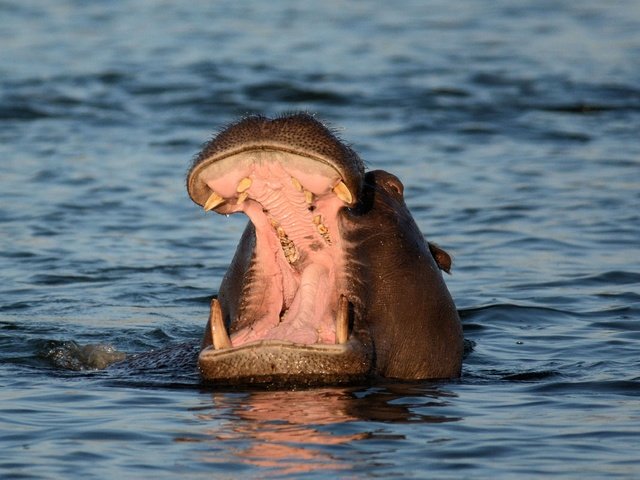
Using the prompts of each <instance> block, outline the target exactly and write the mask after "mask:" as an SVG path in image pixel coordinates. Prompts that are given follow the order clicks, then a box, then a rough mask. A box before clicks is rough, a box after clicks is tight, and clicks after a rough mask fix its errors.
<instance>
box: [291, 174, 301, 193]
mask: <svg viewBox="0 0 640 480" xmlns="http://www.w3.org/2000/svg"><path fill="white" fill-rule="evenodd" d="M291 183H292V184H293V186H294V187H295V189H296V190H298V191H299V192H301V191H302V184H301V183H300V180H298V179H297V178H295V177H291Z"/></svg>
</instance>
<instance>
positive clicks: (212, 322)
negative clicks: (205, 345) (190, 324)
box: [209, 298, 232, 350]
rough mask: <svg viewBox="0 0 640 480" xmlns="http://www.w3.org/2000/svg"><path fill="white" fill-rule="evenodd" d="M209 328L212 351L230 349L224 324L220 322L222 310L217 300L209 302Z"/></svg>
mask: <svg viewBox="0 0 640 480" xmlns="http://www.w3.org/2000/svg"><path fill="white" fill-rule="evenodd" d="M209 326H210V328H211V339H212V341H213V348H214V349H216V350H221V349H223V348H231V347H232V345H231V340H230V339H229V335H228V334H227V329H226V328H224V322H223V321H222V308H220V302H219V301H218V299H217V298H214V299H213V300H211V311H210V312H209Z"/></svg>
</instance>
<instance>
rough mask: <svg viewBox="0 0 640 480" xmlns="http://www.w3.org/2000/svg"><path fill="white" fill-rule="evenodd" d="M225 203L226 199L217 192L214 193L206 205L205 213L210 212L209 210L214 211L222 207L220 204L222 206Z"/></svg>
mask: <svg viewBox="0 0 640 480" xmlns="http://www.w3.org/2000/svg"><path fill="white" fill-rule="evenodd" d="M224 202H225V200H224V198H222V197H221V196H220V195H218V194H217V193H216V192H213V193H212V194H211V195H210V196H209V198H207V201H206V202H205V203H204V211H205V212H208V211H209V210H213V209H214V208H216V207H217V206H218V205H220V204H222V203H224Z"/></svg>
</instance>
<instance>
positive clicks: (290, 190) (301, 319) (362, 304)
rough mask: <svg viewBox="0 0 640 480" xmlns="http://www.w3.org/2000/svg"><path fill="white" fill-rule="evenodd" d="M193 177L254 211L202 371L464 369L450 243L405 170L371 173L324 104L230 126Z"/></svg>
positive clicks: (225, 201)
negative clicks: (430, 223)
mask: <svg viewBox="0 0 640 480" xmlns="http://www.w3.org/2000/svg"><path fill="white" fill-rule="evenodd" d="M273 172H275V173H273ZM298 177H299V178H298ZM230 184H231V185H230ZM247 185H250V186H249V187H248V186H247ZM187 189H188V192H189V195H190V197H191V199H192V200H193V201H194V202H195V203H196V204H198V205H200V206H205V209H206V210H213V211H215V212H216V213H220V214H229V213H235V212H242V211H244V212H245V213H247V214H248V215H249V217H250V220H251V221H250V222H249V223H248V225H247V227H246V229H245V231H244V233H243V235H242V238H241V240H240V243H239V245H238V247H237V250H236V253H235V256H234V258H233V260H232V262H231V264H230V266H229V269H228V271H227V273H226V275H225V277H224V279H223V281H222V284H221V285H220V288H219V294H218V296H217V298H214V299H213V300H212V303H211V311H210V316H209V322H208V323H207V326H206V328H205V334H204V338H203V341H202V349H201V351H200V354H199V357H198V366H199V369H200V372H201V376H202V379H203V380H204V381H205V382H208V383H212V384H219V385H227V384H333V383H344V382H354V381H360V380H364V379H367V378H375V377H386V378H395V379H402V380H418V379H443V378H454V377H458V376H459V375H460V370H461V363H462V355H463V338H462V329H461V325H460V319H459V317H458V313H457V310H456V308H455V305H454V302H453V300H452V298H451V296H450V294H449V291H448V289H447V287H446V285H445V282H444V280H443V276H442V272H441V270H445V271H447V272H448V271H449V268H450V265H451V259H450V257H449V255H448V254H447V253H446V252H445V251H444V250H442V249H440V248H439V247H437V246H435V245H434V244H430V243H427V242H426V240H425V239H424V236H423V235H422V233H421V232H420V230H419V229H418V227H417V225H416V223H415V221H414V220H413V218H412V216H411V214H410V212H409V210H408V209H407V206H406V205H405V202H404V198H403V185H402V183H401V182H400V180H399V179H398V178H397V177H395V176H394V175H392V174H390V173H387V172H384V171H381V170H376V171H369V172H366V173H365V169H364V165H363V162H362V160H361V159H360V158H359V156H358V155H357V154H356V153H355V152H354V151H353V150H352V149H351V148H350V147H348V146H347V145H345V144H344V143H342V142H341V141H340V140H339V139H338V138H337V137H336V136H335V135H334V133H333V132H332V131H331V130H330V129H328V128H327V127H325V126H324V125H323V124H322V123H320V122H319V121H317V120H316V119H315V118H314V117H312V116H310V115H308V114H303V113H300V114H294V115H289V116H284V117H279V118H274V119H269V118H265V117H262V116H251V117H247V118H244V119H242V120H241V121H239V122H237V123H235V124H233V125H231V126H229V127H227V128H226V129H224V130H223V131H222V132H221V133H219V134H218V135H217V136H216V137H214V138H213V139H212V140H211V141H210V142H209V143H207V144H206V145H205V146H204V148H203V150H202V152H201V153H200V154H199V155H198V156H197V157H196V159H195V161H194V163H193V165H192V167H191V169H190V170H189V172H188V176H187ZM305 200H306V201H305ZM254 224H255V225H254ZM213 228H215V227H213ZM316 337H317V338H316Z"/></svg>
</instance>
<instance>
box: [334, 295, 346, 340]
mask: <svg viewBox="0 0 640 480" xmlns="http://www.w3.org/2000/svg"><path fill="white" fill-rule="evenodd" d="M348 338H349V300H347V297H345V296H344V295H340V299H339V300H338V311H337V313H336V343H337V344H338V345H342V344H343V343H347V340H348Z"/></svg>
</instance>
